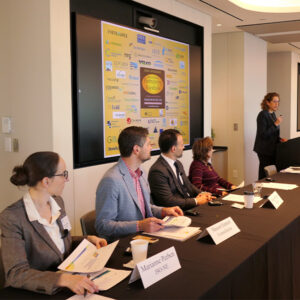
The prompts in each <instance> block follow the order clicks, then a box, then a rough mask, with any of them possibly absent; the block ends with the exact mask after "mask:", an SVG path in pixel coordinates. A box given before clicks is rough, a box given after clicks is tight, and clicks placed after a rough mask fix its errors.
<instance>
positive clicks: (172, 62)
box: [165, 57, 174, 65]
mask: <svg viewBox="0 0 300 300" xmlns="http://www.w3.org/2000/svg"><path fill="white" fill-rule="evenodd" d="M165 62H166V63H167V64H170V65H173V64H174V60H173V59H172V58H169V57H166V58H165Z"/></svg>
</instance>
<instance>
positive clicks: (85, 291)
mask: <svg viewBox="0 0 300 300" xmlns="http://www.w3.org/2000/svg"><path fill="white" fill-rule="evenodd" d="M87 278H90V274H87ZM86 294H87V289H84V293H83V297H84V298H85V296H86Z"/></svg>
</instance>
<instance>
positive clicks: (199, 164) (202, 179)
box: [189, 137, 236, 196]
mask: <svg viewBox="0 0 300 300" xmlns="http://www.w3.org/2000/svg"><path fill="white" fill-rule="evenodd" d="M192 150H193V158H194V160H193V162H192V164H191V166H190V171H189V179H190V181H191V182H192V184H193V185H195V186H196V187H197V188H198V189H201V190H202V191H205V192H210V193H212V194H215V195H220V196H225V195H227V192H226V190H228V189H235V188H236V186H235V185H233V184H232V183H230V182H228V181H226V180H225V179H223V178H221V177H220V176H219V175H218V174H217V172H216V171H215V170H214V168H213V166H212V165H211V163H210V162H209V161H210V160H211V158H212V153H213V141H212V139H211V138H210V137H206V138H204V139H199V140H196V141H195V142H194V144H193V148H192Z"/></svg>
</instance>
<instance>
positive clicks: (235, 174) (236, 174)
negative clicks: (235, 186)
mask: <svg viewBox="0 0 300 300" xmlns="http://www.w3.org/2000/svg"><path fill="white" fill-rule="evenodd" d="M232 176H233V178H237V177H238V171H237V170H236V169H234V170H233V171H232Z"/></svg>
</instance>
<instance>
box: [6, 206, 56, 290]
mask: <svg viewBox="0 0 300 300" xmlns="http://www.w3.org/2000/svg"><path fill="white" fill-rule="evenodd" d="M0 226H1V231H2V235H1V247H2V249H1V250H2V251H1V252H2V260H3V265H4V271H5V278H6V285H8V286H12V287H15V288H22V289H26V290H30V291H34V292H39V293H44V294H49V295H51V294H53V293H55V292H56V291H57V289H58V288H57V287H56V283H57V281H58V279H59V277H60V276H61V274H59V273H56V272H51V271H40V270H37V269H32V268H31V267H30V265H29V263H28V260H27V255H26V249H25V240H24V238H23V233H22V226H20V225H19V224H18V218H17V217H16V216H14V215H12V214H11V213H7V212H3V213H2V214H1V216H0Z"/></svg>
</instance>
